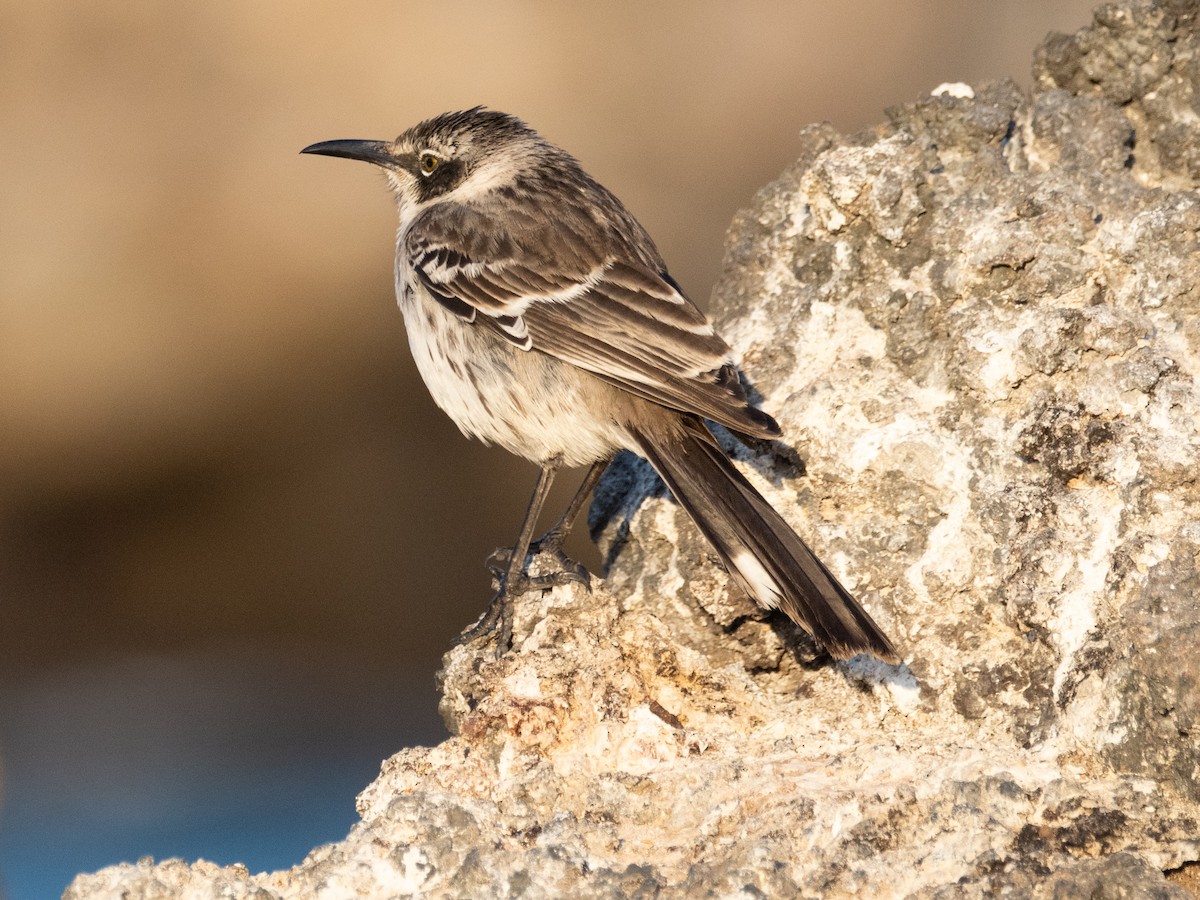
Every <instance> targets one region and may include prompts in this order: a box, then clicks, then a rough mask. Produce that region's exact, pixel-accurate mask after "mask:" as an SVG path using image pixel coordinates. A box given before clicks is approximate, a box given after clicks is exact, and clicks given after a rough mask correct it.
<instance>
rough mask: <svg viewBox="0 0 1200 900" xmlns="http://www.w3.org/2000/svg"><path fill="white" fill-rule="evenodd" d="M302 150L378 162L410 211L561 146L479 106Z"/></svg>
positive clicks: (468, 194) (512, 172)
mask: <svg viewBox="0 0 1200 900" xmlns="http://www.w3.org/2000/svg"><path fill="white" fill-rule="evenodd" d="M300 152H301V153H316V154H320V155H323V156H340V157H343V158H345V159H360V160H363V161H364V162H369V163H373V164H374V165H377V166H379V167H381V168H382V169H383V171H384V172H385V173H386V175H387V178H388V182H389V184H390V185H391V188H392V190H393V191H394V192H395V193H396V198H397V201H398V203H399V204H400V207H401V209H402V210H405V211H406V212H409V213H412V212H415V211H416V210H418V209H420V208H422V207H424V206H427V205H429V204H430V203H434V202H437V201H439V200H444V199H452V200H455V201H459V202H464V201H468V200H470V199H472V198H473V197H476V196H479V195H480V194H482V193H483V192H485V191H488V190H492V189H495V188H498V187H501V186H503V185H506V184H512V183H513V182H514V181H515V180H516V178H517V176H518V175H519V174H520V173H521V172H522V170H524V169H526V168H528V167H530V166H532V165H535V164H536V160H537V159H538V157H539V156H544V155H545V154H547V153H556V152H561V151H556V149H555V148H554V147H552V146H551V145H550V144H548V143H547V142H546V141H544V140H543V139H542V138H541V137H539V136H538V134H537V132H535V131H534V130H533V129H532V128H530V127H529V126H528V125H526V124H525V123H524V122H522V121H521V120H520V119H518V118H516V117H515V116H510V115H508V114H507V113H502V112H496V111H495V110H490V109H484V108H483V107H482V106H477V107H475V108H474V109H468V110H464V111H462V112H449V113H443V114H442V115H440V116H435V117H433V118H432V119H426V120H425V121H424V122H421V123H420V124H418V125H414V126H413V127H412V128H410V129H408V130H407V131H405V132H404V133H403V134H401V135H400V136H399V137H398V138H396V139H395V140H394V141H362V140H340V141H322V142H321V143H319V144H313V145H312V146H310V147H305V148H304V149H303V150H301V151H300Z"/></svg>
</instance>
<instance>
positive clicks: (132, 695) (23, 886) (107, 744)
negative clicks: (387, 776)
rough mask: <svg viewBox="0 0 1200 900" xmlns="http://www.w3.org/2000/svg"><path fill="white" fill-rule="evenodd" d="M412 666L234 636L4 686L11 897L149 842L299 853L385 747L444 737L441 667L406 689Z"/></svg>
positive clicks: (250, 863)
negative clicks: (229, 643)
mask: <svg viewBox="0 0 1200 900" xmlns="http://www.w3.org/2000/svg"><path fill="white" fill-rule="evenodd" d="M339 663H341V664H339ZM414 680H415V679H413V678H412V677H411V676H410V677H407V678H398V677H396V676H395V675H393V676H392V678H390V679H389V678H388V677H387V675H386V673H379V672H372V671H370V670H368V669H366V668H364V667H362V666H356V665H354V661H353V660H352V659H344V660H337V659H331V658H330V657H329V656H328V654H327V653H326V654H324V655H323V657H322V658H321V665H319V666H314V665H313V656H312V655H311V654H308V653H292V654H287V655H279V656H270V655H264V654H263V653H262V652H261V649H258V650H256V651H255V652H254V653H251V652H250V651H249V650H247V649H245V648H238V647H226V648H221V649H217V650H212V651H209V652H207V653H203V654H195V655H190V656H187V657H183V658H180V657H158V658H142V659H133V660H128V659H127V660H122V661H120V662H118V663H114V664H112V665H109V666H93V667H89V668H87V669H77V670H74V671H69V672H59V673H55V674H54V675H53V676H49V677H47V678H45V679H41V680H29V681H26V682H24V683H22V684H19V685H5V686H4V687H3V688H0V758H3V759H4V773H3V779H4V780H3V797H2V806H0V878H2V879H3V892H4V896H5V897H7V898H8V900H40V898H43V897H57V896H59V895H60V894H61V893H62V891H63V889H64V888H65V887H66V885H67V884H68V883H69V882H70V880H71V879H72V878H73V877H74V876H75V875H76V874H78V873H79V872H90V871H94V870H96V869H99V868H102V867H104V866H107V865H111V864H114V863H118V862H134V861H136V860H137V859H138V858H139V857H141V856H145V855H151V856H153V857H155V858H156V859H165V858H169V857H173V856H179V857H183V858H185V859H189V860H194V859H196V858H201V857H202V858H204V859H208V860H212V861H215V862H218V863H222V864H230V863H234V862H241V863H244V864H245V865H246V866H247V867H248V868H249V869H250V870H251V871H252V872H258V871H272V870H276V869H283V868H289V867H291V866H294V865H296V864H298V863H299V862H300V861H301V860H303V858H304V856H305V855H306V854H307V853H308V852H309V851H310V850H311V849H312V848H313V847H315V846H318V845H320V844H324V843H328V842H330V841H336V840H340V839H341V838H342V837H344V836H345V835H346V833H347V832H348V831H349V829H350V827H351V825H353V824H354V822H355V821H356V820H357V815H356V813H355V810H354V797H355V795H356V794H357V793H358V792H359V791H361V790H362V789H363V788H364V787H366V786H367V784H369V783H370V782H371V780H372V779H374V777H375V776H376V775H377V774H378V772H379V766H380V763H381V762H382V761H383V760H384V759H385V758H386V757H387V756H389V755H391V754H392V753H394V752H395V751H396V750H398V749H399V748H401V747H403V746H411V745H414V744H428V743H435V742H437V741H439V740H441V739H442V738H443V737H444V736H445V730H444V728H443V726H442V725H441V722H440V719H439V718H438V715H437V710H436V695H435V692H434V690H433V685H432V677H430V678H429V679H428V682H429V689H428V691H427V692H424V693H422V694H421V695H420V696H414V695H412V693H411V692H410V693H408V694H405V693H403V692H402V691H401V690H398V689H397V684H398V683H400V682H402V681H403V682H407V683H412V682H413V681H414Z"/></svg>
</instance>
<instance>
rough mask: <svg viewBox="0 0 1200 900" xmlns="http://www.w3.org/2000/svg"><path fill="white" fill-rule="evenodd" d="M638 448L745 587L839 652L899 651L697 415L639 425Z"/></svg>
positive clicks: (891, 656) (891, 654) (893, 657)
mask: <svg viewBox="0 0 1200 900" xmlns="http://www.w3.org/2000/svg"><path fill="white" fill-rule="evenodd" d="M635 437H636V439H637V442H638V446H639V447H640V449H641V451H642V453H643V454H644V455H645V456H646V458H647V459H648V460H650V463H651V465H653V466H654V468H655V469H656V470H657V471H658V474H659V475H661V476H662V479H663V481H665V482H666V483H667V487H669V488H670V489H671V493H673V494H674V495H675V498H676V499H677V500H678V501H679V503H680V504H681V505H682V506H683V508H684V509H686V510H687V511H688V514H689V515H690V516H691V517H692V519H693V520H694V521H695V523H696V525H697V526H698V527H699V528H700V531H701V532H703V534H704V536H705V537H706V538H708V540H709V542H710V543H711V544H712V545H713V548H714V549H715V550H716V551H717V553H718V554H720V556H721V558H722V559H723V560H724V561H725V566H726V568H727V569H728V570H729V572H730V574H732V575H733V576H734V577H735V578H736V579H737V580H738V581H739V582H740V583H741V585H742V587H744V588H745V589H746V592H747V593H748V594H749V595H750V596H751V597H753V598H754V599H755V600H756V601H758V603H759V605H761V606H763V607H766V608H768V609H774V608H778V609H781V610H783V611H784V613H786V614H787V616H788V617H789V618H790V619H792V621H794V622H796V624H798V625H799V626H800V627H801V628H803V629H804V630H806V631H807V632H809V634H811V635H812V636H813V637H814V638H816V639H817V640H818V641H820V642H821V644H823V645H824V647H825V649H826V650H828V651H829V652H830V654H832V655H833V656H835V657H837V658H839V659H849V658H850V657H852V656H855V655H857V654H859V653H871V654H874V655H875V656H877V657H879V658H880V659H883V660H886V661H888V662H897V661H898V656H897V654H896V650H895V648H894V647H893V646H892V643H891V641H889V640H888V639H887V637H886V636H885V635H884V633H883V632H882V631H880V629H879V626H878V625H876V624H875V622H874V621H873V620H872V619H871V617H870V616H869V615H868V614H867V612H866V610H864V609H863V608H862V607H861V606H859V605H858V602H857V601H856V600H855V599H854V598H853V597H852V596H850V593H849V592H848V591H847V590H846V589H845V588H844V587H842V586H841V585H840V584H839V583H838V580H837V579H836V578H834V577H833V574H832V573H831V572H830V571H829V570H828V569H827V568H825V565H824V563H822V562H821V561H820V560H819V559H817V557H816V556H815V555H814V554H813V552H812V551H811V550H809V549H808V546H807V545H806V544H805V543H804V541H802V540H801V539H800V537H799V535H797V534H796V532H794V531H793V530H792V529H791V527H790V526H789V525H788V524H787V522H785V521H784V520H783V517H782V516H780V515H779V513H777V512H775V510H774V509H772V508H771V506H770V504H768V503H767V501H766V500H764V499H763V497H762V495H761V494H759V493H758V491H756V490H755V489H754V487H753V486H752V485H751V484H750V482H749V481H747V480H746V479H745V478H744V477H743V476H742V473H741V472H739V471H738V470H737V469H736V468H734V466H733V463H732V462H730V461H729V458H728V457H727V456H726V455H725V453H724V451H722V450H721V448H720V447H719V446H718V445H717V442H716V441H715V440H714V439H713V437H712V435H711V434H709V432H708V429H707V428H705V427H704V426H703V425H702V424H700V423H699V422H686V423H685V425H684V429H683V431H682V432H679V431H676V430H673V431H671V432H667V433H661V432H659V433H651V432H639V433H638V434H636V435H635Z"/></svg>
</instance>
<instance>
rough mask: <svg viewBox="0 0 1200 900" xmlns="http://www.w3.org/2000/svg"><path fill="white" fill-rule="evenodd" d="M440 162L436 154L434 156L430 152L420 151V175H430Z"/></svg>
mask: <svg viewBox="0 0 1200 900" xmlns="http://www.w3.org/2000/svg"><path fill="white" fill-rule="evenodd" d="M441 164H442V161H441V160H440V159H438V158H437V157H436V156H434V155H433V154H432V153H422V154H421V174H422V175H432V174H433V173H434V172H435V171H436V170H437V167H438V166H440V165H441Z"/></svg>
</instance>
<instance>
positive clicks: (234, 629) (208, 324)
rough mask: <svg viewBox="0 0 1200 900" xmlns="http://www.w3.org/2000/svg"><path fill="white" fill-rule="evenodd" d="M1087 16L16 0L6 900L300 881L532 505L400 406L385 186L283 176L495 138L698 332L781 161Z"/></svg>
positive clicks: (4, 268) (409, 370) (6, 417)
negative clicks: (586, 211)
mask: <svg viewBox="0 0 1200 900" xmlns="http://www.w3.org/2000/svg"><path fill="white" fill-rule="evenodd" d="M1090 7H1091V3H1090V2H1089V0H1061V2H1054V0H1006V2H1001V3H994V2H982V0H978V2H967V3H963V2H961V0H956V2H951V0H945V2H932V0H922V2H907V3H897V2H895V0H863V2H858V3H854V4H826V3H815V2H808V3H782V2H779V3H766V2H742V3H738V4H728V3H718V2H696V0H680V2H661V3H654V4H648V3H645V2H614V3H596V4H589V5H583V4H563V3H553V2H498V3H491V4H487V5H483V4H477V5H476V4H464V3H458V2H453V0H447V2H440V3H434V4H416V3H404V2H397V0H363V2H351V3H348V4H330V3H317V2H312V0H289V2H286V3H285V2H282V0H256V2H253V3H246V2H241V0H238V2H235V0H207V2H205V3H187V2H183V3H148V2H122V0H108V2H106V3H95V4H92V3H88V4H80V3H69V2H67V0H36V2H34V0H29V2H20V0H2V2H0V117H2V118H0V122H2V124H3V133H4V139H3V140H2V141H0V885H2V887H0V892H3V893H4V894H5V895H6V896H8V897H11V898H13V900H19V898H25V897H40V896H52V895H54V894H56V893H58V892H59V891H61V889H62V888H63V887H64V886H65V884H66V883H67V881H68V880H69V879H70V877H71V875H72V874H73V873H75V872H77V871H80V870H92V869H95V868H98V867H100V866H103V865H107V864H110V863H114V862H118V861H121V860H128V861H133V860H135V859H136V858H138V857H139V856H142V855H144V854H153V855H155V856H156V857H164V856H172V855H182V856H185V857H188V858H195V857H204V858H207V859H213V860H216V861H218V862H221V863H232V862H235V861H241V862H244V863H246V864H247V865H248V866H249V867H250V868H251V870H255V871H257V870H262V869H273V868H282V867H287V866H290V865H294V864H296V863H298V862H300V860H301V859H302V858H303V857H304V855H305V853H306V852H307V851H308V850H309V849H310V848H311V847H312V846H314V845H316V844H318V843H323V842H327V841H331V840H336V839H338V838H340V837H342V836H343V835H344V834H345V833H346V831H347V830H348V828H349V827H350V825H351V824H352V823H353V821H354V820H355V815H354V807H353V801H354V795H355V793H357V791H359V790H360V789H361V788H362V787H364V786H365V785H366V784H367V783H368V782H369V781H370V780H371V779H372V778H373V777H374V775H375V774H376V772H377V771H378V766H379V763H380V761H381V760H382V759H384V758H385V757H386V756H388V755H389V754H391V753H393V752H394V751H396V750H398V749H399V748H401V747H404V746H410V745H413V744H420V743H432V742H436V741H438V740H440V739H441V738H442V737H443V736H444V730H443V728H442V725H441V723H440V720H439V718H438V715H437V710H436V704H437V697H436V694H435V691H434V686H433V685H434V673H435V671H436V670H437V668H438V666H439V657H440V654H441V653H442V652H443V651H444V650H445V649H447V647H448V646H449V643H450V640H451V638H452V637H453V636H454V635H455V634H456V633H457V632H458V631H459V630H461V629H462V628H463V627H464V626H466V625H467V624H469V623H470V622H471V621H472V620H473V619H474V618H475V617H476V616H478V615H479V614H480V613H481V612H482V611H483V609H484V608H485V606H486V604H487V600H488V598H489V596H490V593H491V589H490V586H489V577H488V574H487V572H486V570H485V569H484V565H483V561H484V558H485V557H486V556H487V554H488V553H489V552H490V551H491V550H492V549H493V548H495V547H497V546H500V545H504V544H506V543H508V542H510V541H511V540H512V539H513V537H514V536H515V533H516V529H517V525H518V522H519V519H520V517H521V514H522V512H523V511H524V504H525V503H526V500H527V499H528V493H529V490H530V488H531V487H532V484H533V478H534V471H533V469H532V467H531V466H529V465H528V464H526V463H523V462H520V461H517V460H514V459H512V458H510V457H508V456H507V455H506V454H505V453H503V452H502V451H498V450H493V449H486V448H483V447H481V446H479V445H478V444H474V443H469V442H467V441H466V440H465V439H463V438H462V437H461V436H460V435H459V433H458V432H457V430H456V429H455V428H454V426H453V425H451V424H450V423H449V422H448V421H447V420H445V419H444V418H443V417H442V415H441V414H440V413H439V412H438V411H437V410H436V409H435V408H434V407H433V405H432V403H431V402H430V400H429V399H428V397H427V396H426V394H425V391H424V389H423V387H422V386H421V385H420V383H419V381H418V379H417V376H416V373H415V371H414V369H413V366H412V363H411V361H410V359H409V355H408V349H407V345H406V341H405V336H404V332H403V328H402V323H401V319H400V316H399V313H398V312H397V310H396V308H395V302H394V299H393V296H392V242H393V235H394V229H395V221H394V209H393V206H392V201H391V199H390V196H389V195H388V193H387V192H386V190H385V188H384V184H383V178H382V176H381V175H380V174H379V173H377V172H376V171H374V170H372V169H371V168H370V167H368V166H366V165H363V164H361V163H353V162H348V161H344V160H333V159H328V158H318V157H311V156H300V155H299V153H298V151H299V150H300V148H301V147H303V146H305V145H307V144H309V143H311V142H314V141H318V140H325V139H330V138H351V137H353V138H391V137H394V136H395V135H396V134H397V133H398V132H399V131H401V130H402V129H404V128H406V127H407V126H409V125H411V124H413V123H414V122H416V121H418V120H420V119H422V118H425V117H427V116H429V115H433V114H435V113H438V112H441V111H444V110H447V109H454V108H463V107H469V106H473V105H475V104H478V103H484V104H487V105H489V106H492V107H495V108H498V109H503V110H506V111H509V112H514V113H516V114H518V115H520V116H522V117H523V118H525V119H526V120H527V121H529V122H530V123H531V124H532V125H534V126H535V127H536V128H538V129H539V130H540V131H542V133H543V134H545V135H546V136H547V137H549V138H550V139H552V140H554V141H556V142H558V143H560V144H562V145H564V146H566V147H567V148H568V149H570V150H571V151H572V152H573V153H574V154H575V155H576V156H577V157H578V158H579V159H581V160H582V161H583V163H584V165H585V166H586V167H587V168H588V169H589V170H590V171H591V172H592V173H593V174H594V175H596V176H597V177H598V178H599V179H600V180H601V181H602V182H604V183H605V184H607V185H608V186H609V187H610V188H612V189H613V190H614V191H615V192H616V193H617V194H618V195H619V196H621V197H622V198H623V199H624V200H625V202H626V204H627V205H628V206H629V207H630V208H631V209H632V210H633V211H634V212H635V214H637V215H638V216H639V217H640V218H641V220H642V221H643V223H644V224H645V225H646V226H647V227H648V229H649V230H650V232H651V233H652V234H653V235H655V237H656V239H657V241H658V243H659V245H660V248H661V249H662V251H663V253H664V255H665V256H666V258H667V260H668V261H669V263H670V265H671V267H672V271H673V273H674V275H675V276H676V278H677V279H678V280H679V281H680V282H681V283H682V284H683V286H684V288H685V289H686V290H687V291H688V292H689V293H690V294H691V295H692V296H693V297H694V298H695V299H696V300H697V301H698V302H700V303H701V305H704V304H705V303H706V301H707V297H708V294H709V291H710V289H711V286H712V284H713V282H714V280H715V279H716V277H717V275H718V274H719V270H720V261H721V254H722V236H723V232H724V230H725V228H726V226H727V225H728V223H729V221H730V219H731V218H732V216H733V214H734V213H735V211H736V210H737V209H738V208H739V207H740V206H743V205H746V204H747V203H748V202H749V201H750V199H751V197H752V196H753V193H754V191H755V190H756V189H757V188H758V187H760V186H762V185H763V184H765V183H766V182H768V181H769V180H771V179H772V178H774V177H775V176H776V175H777V174H778V173H779V172H780V171H781V170H782V169H783V168H784V167H785V166H786V165H788V163H789V162H790V161H791V160H792V159H793V157H794V156H795V148H796V134H797V132H798V131H799V129H800V128H801V127H803V126H804V125H805V124H808V123H811V122H815V121H820V120H828V121H830V122H832V123H833V124H834V126H836V127H837V128H838V129H840V130H842V131H854V130H857V129H860V128H862V127H865V126H869V125H872V124H874V123H877V122H880V121H882V120H883V109H884V108H885V107H887V106H890V105H894V104H899V103H903V102H907V101H911V100H914V99H917V98H919V97H921V96H923V95H925V94H927V93H928V92H929V91H930V90H931V89H932V88H934V87H935V86H936V85H938V84H939V83H941V82H944V81H966V82H978V81H981V80H984V79H988V78H993V77H998V76H1004V75H1010V76H1012V77H1014V78H1016V79H1017V80H1018V81H1019V82H1021V83H1022V84H1025V85H1028V83H1029V76H1028V71H1029V63H1030V59H1031V56H1032V51H1033V48H1034V47H1035V46H1036V44H1037V43H1038V42H1039V41H1040V40H1041V39H1042V38H1043V37H1044V35H1045V34H1046V33H1047V32H1048V31H1051V30H1060V31H1072V30H1074V29H1076V28H1078V27H1081V26H1082V25H1084V24H1086V23H1087V21H1088V20H1089V18H1090V12H1089V10H1090ZM575 477H576V478H577V476H575ZM574 480H575V478H563V479H562V480H561V481H562V483H561V484H560V486H559V490H558V493H557V494H556V496H555V498H554V499H552V500H551V502H550V504H549V505H548V509H549V512H548V514H547V518H548V519H549V518H551V517H552V514H553V513H556V512H557V509H553V508H554V507H559V506H561V505H562V504H564V503H565V502H566V499H567V497H568V496H569V494H570V493H571V491H572V489H573V486H574ZM580 531H581V535H580V536H579V537H578V538H577V540H576V541H575V543H574V544H573V545H572V549H573V551H574V552H575V554H577V555H578V556H580V557H582V558H584V559H585V560H586V561H588V562H589V564H591V565H592V567H593V568H594V566H595V563H596V555H595V553H594V551H593V550H591V549H590V548H589V546H588V544H587V540H586V537H585V536H584V535H583V534H582V532H584V531H585V529H580Z"/></svg>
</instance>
